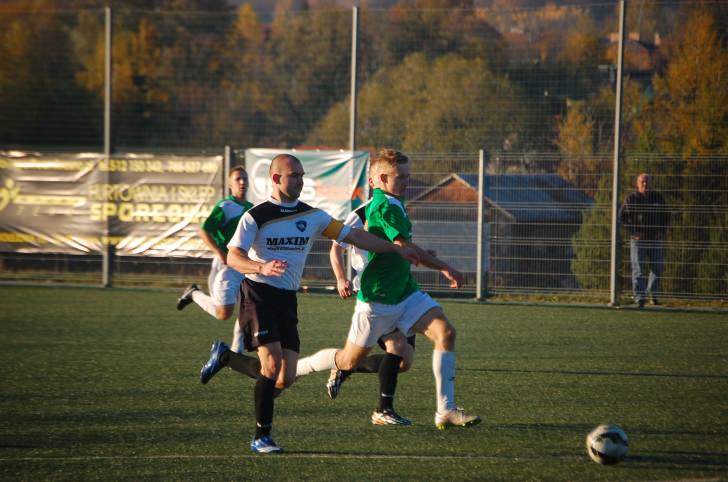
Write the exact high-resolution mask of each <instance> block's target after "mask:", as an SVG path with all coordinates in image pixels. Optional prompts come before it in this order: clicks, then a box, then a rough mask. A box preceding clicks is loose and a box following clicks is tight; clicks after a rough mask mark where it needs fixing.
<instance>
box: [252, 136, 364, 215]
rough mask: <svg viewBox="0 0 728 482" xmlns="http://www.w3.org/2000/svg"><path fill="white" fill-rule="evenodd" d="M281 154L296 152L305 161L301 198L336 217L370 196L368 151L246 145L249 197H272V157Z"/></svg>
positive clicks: (346, 212)
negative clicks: (268, 147) (252, 146)
mask: <svg viewBox="0 0 728 482" xmlns="http://www.w3.org/2000/svg"><path fill="white" fill-rule="evenodd" d="M278 154H291V155H293V156H296V157H297V158H298V159H299V160H300V161H301V164H302V165H303V170H304V172H305V173H306V174H305V175H304V177H303V191H301V201H303V202H305V203H307V204H310V205H311V206H314V207H317V208H319V209H322V210H324V211H326V212H327V213H329V214H330V215H331V216H333V217H334V218H336V219H341V220H343V219H344V218H345V217H346V216H347V215H348V214H349V212H351V210H352V209H356V207H357V206H359V205H360V204H362V203H363V202H366V200H367V199H368V198H369V183H368V182H367V179H368V175H367V170H368V168H369V153H368V152H365V151H299V150H281V149H246V150H245V170H246V171H248V178H249V179H250V187H249V188H248V192H247V198H248V200H249V201H250V202H252V203H253V204H257V203H259V202H262V201H265V200H266V199H268V196H269V195H270V193H271V181H270V177H269V175H268V169H269V167H270V162H271V159H273V158H274V157H275V156H276V155H278Z"/></svg>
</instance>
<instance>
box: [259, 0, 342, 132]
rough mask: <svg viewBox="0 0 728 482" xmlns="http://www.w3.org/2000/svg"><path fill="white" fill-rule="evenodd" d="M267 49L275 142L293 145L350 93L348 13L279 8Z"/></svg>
mask: <svg viewBox="0 0 728 482" xmlns="http://www.w3.org/2000/svg"><path fill="white" fill-rule="evenodd" d="M270 52H271V55H272V59H273V65H272V66H271V69H272V70H271V74H270V76H269V79H268V80H269V84H268V88H269V89H272V90H273V91H274V92H275V93H276V102H277V107H276V109H275V115H276V118H274V119H273V122H274V125H275V128H276V129H277V131H278V133H279V142H280V143H282V144H283V145H285V146H294V145H296V144H299V143H301V142H302V141H303V140H304V138H305V136H306V134H307V133H308V132H309V131H310V130H311V128H313V127H314V125H315V124H316V123H317V122H318V121H319V119H320V118H321V117H322V116H323V115H324V114H325V113H326V112H327V111H328V110H329V108H330V107H331V106H332V105H333V104H334V103H335V102H337V101H340V100H342V99H343V98H344V97H345V96H346V95H347V94H348V93H349V83H350V81H349V73H350V65H351V13H350V12H349V11H343V10H312V11H309V12H306V13H303V14H297V15H290V14H288V13H281V14H279V15H277V16H276V18H275V20H274V22H273V25H272V27H271V32H270ZM294 72H295V75H293V73H294Z"/></svg>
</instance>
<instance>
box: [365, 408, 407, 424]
mask: <svg viewBox="0 0 728 482" xmlns="http://www.w3.org/2000/svg"><path fill="white" fill-rule="evenodd" d="M372 423H373V424H374V425H412V420H410V419H408V418H404V417H402V416H400V415H398V414H397V412H395V411H394V410H392V409H391V408H387V409H384V410H383V411H381V412H379V411H376V410H375V411H374V413H372Z"/></svg>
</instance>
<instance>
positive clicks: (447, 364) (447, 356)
mask: <svg viewBox="0 0 728 482" xmlns="http://www.w3.org/2000/svg"><path fill="white" fill-rule="evenodd" d="M432 373H433V374H434V375H435V398H436V399H437V412H438V413H445V412H446V411H448V410H455V408H457V407H456V405H455V352H452V351H437V350H433V351H432Z"/></svg>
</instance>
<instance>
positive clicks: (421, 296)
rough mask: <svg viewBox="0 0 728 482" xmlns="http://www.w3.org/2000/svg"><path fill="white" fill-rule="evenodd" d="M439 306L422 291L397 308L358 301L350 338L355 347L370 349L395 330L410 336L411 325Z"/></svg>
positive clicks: (406, 299) (352, 318) (352, 319)
mask: <svg viewBox="0 0 728 482" xmlns="http://www.w3.org/2000/svg"><path fill="white" fill-rule="evenodd" d="M439 307H440V305H439V304H438V303H437V302H436V301H435V300H433V299H432V298H430V295H428V294H427V293H423V292H422V291H417V292H415V293H412V294H411V295H409V296H408V297H407V298H405V299H404V300H403V301H401V302H399V303H397V304H396V305H385V304H383V303H367V302H364V301H360V300H356V307H355V308H354V314H353V315H352V317H351V327H350V328H349V336H348V339H349V341H350V342H352V343H353V344H355V345H356V346H361V347H364V348H369V347H371V346H374V345H376V344H377V340H379V338H380V337H382V336H384V335H388V334H390V333H392V332H393V331H394V330H395V329H399V331H401V332H402V333H404V335H405V336H411V335H413V334H414V333H410V329H411V328H412V325H414V324H415V323H417V321H418V320H419V319H420V318H422V315H424V314H425V313H427V312H428V311H430V310H431V309H433V308H439Z"/></svg>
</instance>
